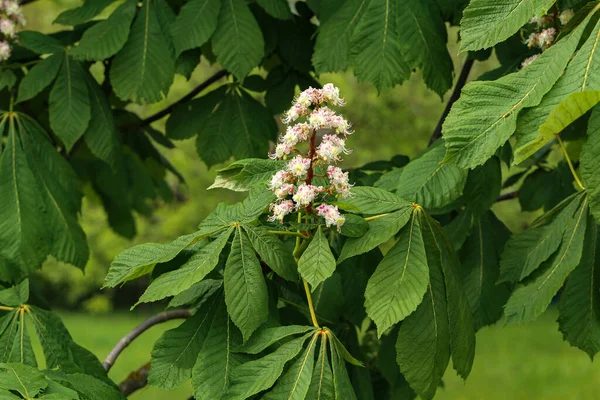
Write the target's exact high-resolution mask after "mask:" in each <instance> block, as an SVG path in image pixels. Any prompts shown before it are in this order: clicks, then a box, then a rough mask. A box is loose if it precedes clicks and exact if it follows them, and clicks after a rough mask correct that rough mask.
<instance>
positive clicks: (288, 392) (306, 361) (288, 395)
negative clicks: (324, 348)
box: [263, 334, 319, 400]
mask: <svg viewBox="0 0 600 400" xmlns="http://www.w3.org/2000/svg"><path fill="white" fill-rule="evenodd" d="M318 339H319V335H318V334H314V335H313V337H312V338H311V339H310V342H308V347H307V348H306V350H304V353H303V354H301V355H300V357H298V358H297V359H296V361H295V362H294V363H293V364H292V365H291V366H290V368H289V369H288V370H287V372H286V373H285V374H284V375H283V376H282V377H281V378H280V379H279V380H278V381H277V384H276V385H275V386H274V387H273V389H271V390H270V391H269V393H267V394H266V395H265V396H264V397H263V398H264V400H280V399H283V400H303V399H305V398H306V394H307V393H308V389H309V387H310V383H311V380H312V374H313V368H314V364H315V349H316V347H317V340H318Z"/></svg>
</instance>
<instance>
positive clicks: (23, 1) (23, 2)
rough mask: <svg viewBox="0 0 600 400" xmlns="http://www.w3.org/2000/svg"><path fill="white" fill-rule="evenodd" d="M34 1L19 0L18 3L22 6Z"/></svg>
mask: <svg viewBox="0 0 600 400" xmlns="http://www.w3.org/2000/svg"><path fill="white" fill-rule="evenodd" d="M34 1H36V0H21V1H20V2H19V4H20V5H22V6H24V5H25V4H29V3H33V2H34Z"/></svg>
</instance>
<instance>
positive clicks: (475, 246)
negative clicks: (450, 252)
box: [461, 211, 511, 330]
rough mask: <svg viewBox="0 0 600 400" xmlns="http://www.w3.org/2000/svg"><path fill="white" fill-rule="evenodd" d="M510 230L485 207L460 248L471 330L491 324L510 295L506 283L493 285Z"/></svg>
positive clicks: (498, 272) (496, 318)
mask: <svg viewBox="0 0 600 400" xmlns="http://www.w3.org/2000/svg"><path fill="white" fill-rule="evenodd" d="M509 237H510V231H509V230H508V229H507V228H506V226H504V224H503V223H502V222H501V221H500V220H498V219H497V218H496V216H495V215H494V214H493V213H492V212H491V211H489V212H488V213H486V214H483V215H482V216H481V217H479V218H478V219H477V220H476V221H475V224H474V226H473V230H472V231H471V234H470V235H469V237H468V238H467V240H466V242H465V244H464V247H463V248H462V251H461V254H462V275H463V283H464V286H465V292H466V294H467V299H468V300H469V305H470V306H471V312H472V314H473V323H474V325H475V330H479V328H482V327H484V326H487V325H491V324H494V323H495V322H497V321H498V320H499V319H500V318H501V317H502V307H503V306H504V304H505V303H506V301H507V300H508V297H509V296H510V292H511V287H510V286H509V285H508V284H506V283H501V284H499V285H496V281H497V280H498V276H499V275H500V255H501V254H502V250H504V245H505V243H506V241H507V240H508V238H509Z"/></svg>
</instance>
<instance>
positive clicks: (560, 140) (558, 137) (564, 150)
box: [556, 135, 585, 190]
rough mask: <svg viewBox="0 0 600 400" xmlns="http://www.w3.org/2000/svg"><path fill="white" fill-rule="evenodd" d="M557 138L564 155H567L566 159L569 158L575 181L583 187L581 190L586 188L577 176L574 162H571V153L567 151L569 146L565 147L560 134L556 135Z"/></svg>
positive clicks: (568, 162) (568, 161)
mask: <svg viewBox="0 0 600 400" xmlns="http://www.w3.org/2000/svg"><path fill="white" fill-rule="evenodd" d="M556 140H557V141H558V144H559V145H560V149H561V150H562V152H563V155H564V156H565V160H567V164H569V169H570V170H571V174H572V175H573V178H575V182H577V186H579V187H580V188H581V190H585V187H584V186H583V184H582V183H581V181H580V180H579V176H577V172H575V167H574V166H573V163H572V162H571V157H569V153H567V148H566V147H565V144H564V143H563V141H562V139H561V138H560V136H558V135H556Z"/></svg>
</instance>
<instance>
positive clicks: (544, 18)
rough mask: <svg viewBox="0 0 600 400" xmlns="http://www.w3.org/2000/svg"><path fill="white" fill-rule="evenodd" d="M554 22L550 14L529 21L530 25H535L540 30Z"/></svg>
mask: <svg viewBox="0 0 600 400" xmlns="http://www.w3.org/2000/svg"><path fill="white" fill-rule="evenodd" d="M552 20H553V16H552V15H550V14H546V15H542V16H541V17H532V18H531V19H530V20H529V23H530V24H535V25H537V27H538V28H541V27H542V26H544V25H548V24H550V23H552Z"/></svg>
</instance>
